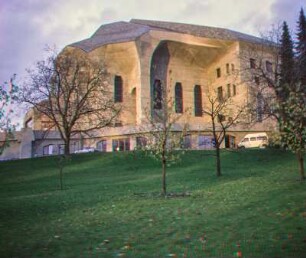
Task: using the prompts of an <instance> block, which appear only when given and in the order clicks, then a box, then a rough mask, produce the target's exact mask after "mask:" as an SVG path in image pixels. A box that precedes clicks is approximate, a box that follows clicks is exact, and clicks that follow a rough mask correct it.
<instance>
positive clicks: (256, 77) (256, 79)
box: [254, 76, 260, 85]
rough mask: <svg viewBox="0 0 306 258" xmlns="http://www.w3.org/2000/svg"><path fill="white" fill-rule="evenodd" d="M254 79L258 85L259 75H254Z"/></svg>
mask: <svg viewBox="0 0 306 258" xmlns="http://www.w3.org/2000/svg"><path fill="white" fill-rule="evenodd" d="M254 81H255V83H256V85H259V84H260V80H259V77H258V76H255V77H254Z"/></svg>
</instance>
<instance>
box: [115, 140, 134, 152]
mask: <svg viewBox="0 0 306 258" xmlns="http://www.w3.org/2000/svg"><path fill="white" fill-rule="evenodd" d="M128 150H130V138H125V139H116V140H113V151H128Z"/></svg>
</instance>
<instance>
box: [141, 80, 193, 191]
mask: <svg viewBox="0 0 306 258" xmlns="http://www.w3.org/2000/svg"><path fill="white" fill-rule="evenodd" d="M154 87H155V88H154V90H153V102H152V105H151V110H146V120H147V126H146V127H145V128H143V131H145V132H146V133H144V134H143V136H144V137H145V138H146V141H147V143H146V145H145V146H144V147H143V148H142V149H143V150H145V152H146V153H147V154H148V155H149V156H151V157H152V158H155V159H156V160H158V161H159V162H160V164H161V168H162V195H163V196H166V195H167V182H166V174H167V167H168V166H170V165H171V164H172V163H175V162H177V161H178V160H179V158H180V155H181V154H183V153H182V151H178V150H179V149H181V147H182V142H183V137H184V136H185V135H186V130H187V126H186V124H184V125H182V124H181V123H180V124H179V123H177V122H178V121H179V119H180V118H181V117H182V116H183V114H184V113H186V110H185V111H183V109H182V106H180V107H179V108H178V105H181V104H182V103H179V101H178V100H176V101H173V98H172V97H171V96H170V91H169V90H167V89H166V87H165V85H164V84H162V83H161V82H158V83H157V84H155V85H154Z"/></svg>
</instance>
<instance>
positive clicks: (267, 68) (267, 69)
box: [266, 61, 273, 73]
mask: <svg viewBox="0 0 306 258" xmlns="http://www.w3.org/2000/svg"><path fill="white" fill-rule="evenodd" d="M266 71H267V72H268V73H272V72H273V68H272V63H271V62H270V61H266Z"/></svg>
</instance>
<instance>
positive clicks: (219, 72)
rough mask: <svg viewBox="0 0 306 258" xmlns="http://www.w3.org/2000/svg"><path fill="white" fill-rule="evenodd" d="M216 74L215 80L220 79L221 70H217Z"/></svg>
mask: <svg viewBox="0 0 306 258" xmlns="http://www.w3.org/2000/svg"><path fill="white" fill-rule="evenodd" d="M216 72H217V78H220V77H221V68H217V70H216Z"/></svg>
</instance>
